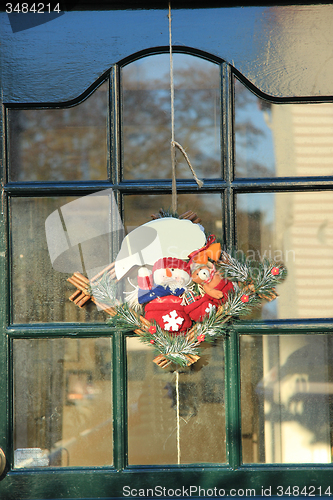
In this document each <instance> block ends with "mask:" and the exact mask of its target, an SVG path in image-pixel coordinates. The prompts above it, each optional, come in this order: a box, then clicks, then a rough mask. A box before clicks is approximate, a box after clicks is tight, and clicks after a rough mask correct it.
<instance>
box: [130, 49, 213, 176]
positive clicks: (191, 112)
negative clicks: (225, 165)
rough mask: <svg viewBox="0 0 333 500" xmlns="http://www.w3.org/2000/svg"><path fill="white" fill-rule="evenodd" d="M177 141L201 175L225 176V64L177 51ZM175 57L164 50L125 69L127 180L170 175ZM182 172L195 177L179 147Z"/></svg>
mask: <svg viewBox="0 0 333 500" xmlns="http://www.w3.org/2000/svg"><path fill="white" fill-rule="evenodd" d="M173 64H174V89H175V94H174V95H175V101H174V109H175V140H176V141H177V142H179V143H180V144H181V145H182V146H183V148H184V149H185V150H186V151H187V153H188V155H189V156H190V159H191V162H192V164H193V166H194V168H195V171H196V173H197V175H198V176H199V177H208V178H212V177H220V176H221V148H220V136H221V127H220V122H221V111H220V110H221V99H220V93H221V91H220V87H221V78H220V66H219V65H218V64H215V63H212V62H210V61H206V60H205V59H202V58H199V57H195V56H193V55H186V54H178V53H175V54H173ZM169 68H170V59H169V55H168V54H159V55H154V56H148V57H145V58H142V59H138V60H137V61H134V62H132V63H130V64H128V65H127V66H124V67H123V68H122V70H121V86H122V113H123V117H122V123H123V137H122V138H123V148H122V149H123V165H124V173H123V175H124V179H138V180H139V179H142V178H145V179H168V178H171V162H170V139H171V118H170V114H171V106H170V74H169ZM177 177H179V178H181V179H191V178H192V174H191V172H190V170H189V168H188V166H187V163H186V161H185V160H184V158H183V156H182V154H181V153H180V152H179V151H177Z"/></svg>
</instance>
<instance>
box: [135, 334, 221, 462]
mask: <svg viewBox="0 0 333 500" xmlns="http://www.w3.org/2000/svg"><path fill="white" fill-rule="evenodd" d="M153 358H154V353H153V350H152V349H150V348H149V347H147V346H144V345H143V344H142V343H141V342H140V341H139V340H138V339H137V338H128V339H127V362H128V457H129V464H130V465H145V464H154V465H160V464H176V463H177V439H176V386H175V381H176V377H175V373H173V372H170V371H168V370H167V369H166V370H163V369H161V368H159V367H157V366H156V365H155V363H153V362H152V360H153ZM207 359H208V360H209V363H207ZM179 407H180V453H181V463H183V464H187V463H203V462H206V463H224V462H225V461H226V452H225V411H224V356H223V343H222V342H220V343H218V344H217V345H213V346H210V347H208V348H207V349H206V350H205V354H204V356H202V358H201V359H200V360H199V361H198V362H197V363H195V364H194V365H193V366H192V368H187V369H184V371H182V372H181V373H180V374H179Z"/></svg>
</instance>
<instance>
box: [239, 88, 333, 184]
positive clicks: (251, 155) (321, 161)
mask: <svg viewBox="0 0 333 500" xmlns="http://www.w3.org/2000/svg"><path fill="white" fill-rule="evenodd" d="M332 136H333V104H332V103H330V102H327V103H321V104H315V103H312V104H310V103H306V104H301V103H297V104H274V103H271V102H268V101H266V100H263V99H261V98H260V97H257V96H256V95H255V94H253V93H252V92H251V91H250V90H249V89H247V88H246V87H245V86H244V85H243V84H242V83H241V82H240V81H239V80H238V79H235V156H236V161H235V174H236V176H237V177H257V178H265V177H294V176H295V177H307V176H312V177H314V176H330V175H333V147H332Z"/></svg>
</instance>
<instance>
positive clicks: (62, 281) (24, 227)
mask: <svg viewBox="0 0 333 500" xmlns="http://www.w3.org/2000/svg"><path fill="white" fill-rule="evenodd" d="M74 199H75V198H65V197H64V198H12V199H11V224H12V301H13V322H14V323H36V322H38V323H40V322H41V323H46V322H52V321H66V322H72V321H81V322H82V321H85V322H92V321H102V322H103V321H104V320H105V316H104V313H103V312H102V311H97V308H96V306H95V305H94V304H92V303H88V304H87V305H86V306H85V307H84V308H83V309H80V308H79V307H77V306H75V305H74V304H73V303H72V302H70V301H69V300H68V298H69V297H70V295H72V293H73V292H74V291H75V289H74V288H73V286H72V285H70V284H69V283H68V282H67V281H66V280H67V278H68V277H69V276H71V273H69V274H66V273H60V272H58V271H55V270H54V269H53V268H52V265H51V260H50V256H49V252H48V247H47V242H46V235H45V220H46V218H47V217H48V216H49V215H50V214H51V213H52V212H54V210H56V209H58V208H59V207H60V206H62V205H64V204H65V203H68V202H70V201H73V200H74ZM73 272H74V270H73Z"/></svg>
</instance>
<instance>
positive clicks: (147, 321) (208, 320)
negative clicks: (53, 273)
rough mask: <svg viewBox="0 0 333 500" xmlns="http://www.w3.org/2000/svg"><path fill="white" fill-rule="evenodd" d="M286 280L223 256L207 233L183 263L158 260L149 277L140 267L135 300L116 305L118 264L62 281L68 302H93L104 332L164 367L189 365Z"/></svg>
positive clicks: (271, 266) (264, 266) (281, 273)
mask: <svg viewBox="0 0 333 500" xmlns="http://www.w3.org/2000/svg"><path fill="white" fill-rule="evenodd" d="M189 214H190V215H189ZM184 215H185V216H186V215H187V217H184V216H182V217H181V218H183V219H189V220H191V221H192V222H194V223H198V222H200V219H198V218H197V217H196V214H194V213H193V212H188V213H187V214H184ZM163 217H168V218H170V214H169V213H167V214H166V213H165V212H161V214H159V215H158V216H153V219H158V218H163ZM201 229H202V228H201ZM120 253H121V252H120ZM118 268H119V265H118ZM168 271H169V274H168ZM172 273H173V274H174V276H173V277H172V276H171V274H172ZM118 274H119V271H118ZM286 274H287V271H286V268H285V267H284V266H283V265H282V264H277V263H276V262H274V261H270V260H268V259H264V260H263V261H261V262H259V261H250V260H247V259H245V258H241V259H240V258H236V257H235V256H232V255H230V254H229V253H227V252H226V251H222V250H221V246H220V244H219V243H217V242H216V239H215V236H214V235H210V236H209V237H208V238H207V239H206V243H205V244H204V245H203V246H201V247H200V248H196V249H195V250H194V251H192V252H191V253H190V254H189V255H188V257H187V259H178V258H173V257H163V258H160V259H158V260H157V261H156V262H155V263H154V266H153V269H152V271H149V270H148V269H147V268H146V267H142V268H141V269H140V270H139V272H138V278H137V283H138V286H135V287H134V288H135V289H134V295H135V300H134V299H133V293H132V294H128V296H127V298H126V299H125V301H123V302H121V301H119V299H117V286H118V284H119V281H120V280H118V279H117V260H116V262H115V263H112V264H111V265H110V266H108V267H107V268H106V269H105V270H103V272H101V273H99V275H97V276H96V277H95V278H93V279H92V280H88V279H87V278H85V277H84V276H83V275H82V274H80V273H74V275H73V276H72V277H71V278H69V279H68V281H69V282H70V283H72V284H73V285H75V286H76V288H77V291H76V292H75V293H74V294H73V295H72V296H71V297H70V300H72V301H73V302H74V303H76V304H77V305H78V306H80V307H82V306H84V305H85V304H86V303H87V302H88V301H89V300H91V301H93V302H94V303H95V304H96V305H97V306H98V307H99V308H101V309H103V310H104V311H105V312H106V313H108V315H109V316H110V318H109V319H108V321H107V322H108V324H109V325H110V327H112V328H115V329H118V330H122V331H134V332H135V333H136V334H137V335H138V336H139V338H140V341H141V342H143V343H144V344H147V345H149V346H151V347H152V348H153V349H154V350H155V353H156V355H157V356H156V357H155V359H154V362H155V363H156V364H157V365H158V366H160V367H161V368H166V367H168V366H169V365H171V364H172V363H173V364H175V365H178V366H180V367H185V366H189V365H191V364H193V363H195V362H196V361H197V360H198V359H199V358H200V354H201V351H202V346H203V343H212V342H214V341H215V340H217V339H223V338H225V337H226V336H227V335H228V328H227V327H228V324H230V322H231V321H232V320H234V319H237V318H239V317H240V316H244V315H247V314H249V313H250V312H251V311H252V310H253V309H254V308H255V307H257V306H258V305H259V304H260V303H261V302H262V301H263V300H266V301H272V300H274V299H275V298H276V297H277V293H276V290H275V287H276V286H277V285H278V284H280V283H281V282H282V281H283V280H284V279H285V277H286ZM169 275H170V276H169ZM168 276H169V277H168ZM172 280H173V281H172ZM184 280H185V281H184ZM186 280H187V281H189V282H187V281H186ZM175 283H176V284H175ZM179 283H180V284H179ZM184 283H185V284H184ZM178 284H179V286H178ZM176 287H177V288H176ZM163 307H164V309H163ZM159 308H162V309H161V311H159Z"/></svg>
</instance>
